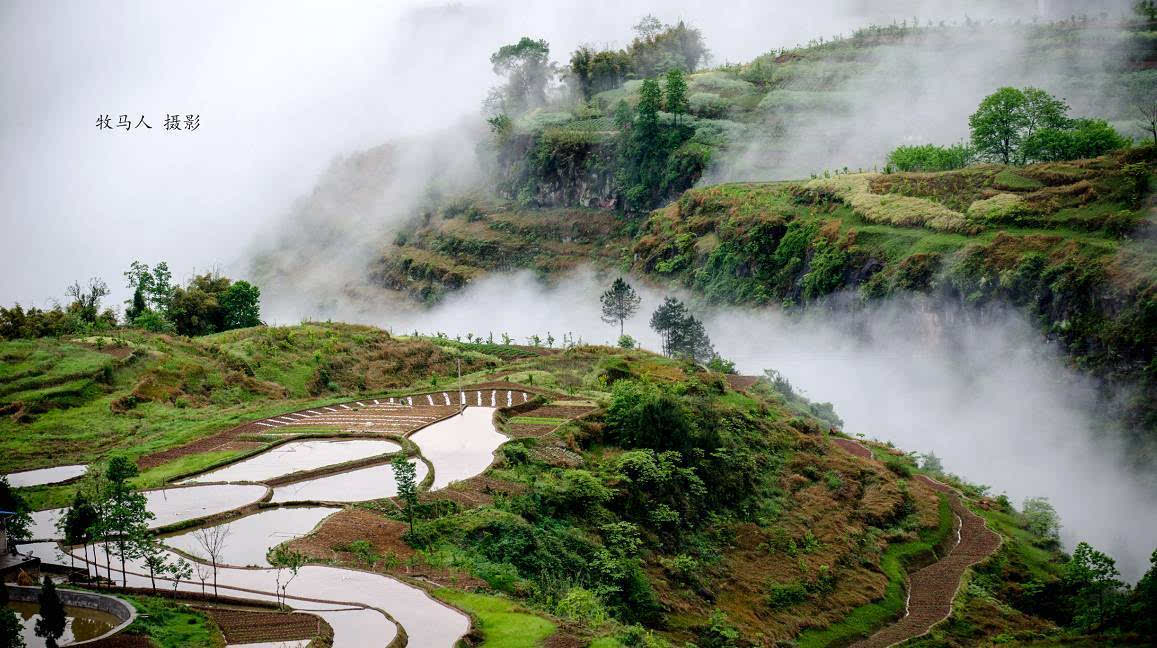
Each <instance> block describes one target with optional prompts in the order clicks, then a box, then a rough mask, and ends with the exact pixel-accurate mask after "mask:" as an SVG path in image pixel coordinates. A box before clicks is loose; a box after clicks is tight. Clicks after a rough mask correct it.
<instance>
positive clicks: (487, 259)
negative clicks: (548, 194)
mask: <svg viewBox="0 0 1157 648" xmlns="http://www.w3.org/2000/svg"><path fill="white" fill-rule="evenodd" d="M621 229H622V224H621V223H620V222H619V221H618V219H617V218H616V217H615V216H614V214H613V213H611V212H609V211H607V210H597V209H545V210H537V211H527V210H521V209H518V208H517V207H515V206H514V205H513V204H511V203H505V202H497V203H495V202H491V201H465V202H456V203H452V204H450V205H446V206H443V207H442V208H441V209H439V210H437V211H436V212H434V213H430V214H426V215H425V216H424V217H423V218H422V219H421V220H420V222H418V223H415V224H413V225H412V226H411V228H410V229H408V230H407V231H405V232H404V233H403V234H402V235H400V236H398V237H397V238H395V240H394V242H393V244H392V245H389V246H387V247H386V249H385V250H384V251H383V255H382V258H381V259H380V260H379V261H378V262H377V263H376V264H375V266H374V268H373V270H372V277H373V279H374V280H375V281H376V282H378V283H381V284H383V285H385V286H387V287H390V288H393V289H395V290H400V291H403V292H405V293H406V294H407V295H409V296H410V297H411V298H414V299H417V300H419V301H425V302H434V301H437V300H438V299H440V298H441V297H442V296H443V295H444V294H445V293H446V292H447V291H449V290H453V289H456V288H461V287H462V286H464V285H466V283H468V282H469V281H471V280H473V279H476V278H479V277H481V276H482V275H484V274H486V273H488V272H496V271H509V270H517V269H530V270H533V271H534V272H536V273H537V274H538V275H539V276H540V277H544V278H545V277H552V276H556V275H559V274H562V273H564V272H566V271H569V270H573V269H574V268H575V267H577V266H579V265H581V264H590V263H594V264H596V265H607V264H611V263H614V262H615V261H617V260H618V259H619V257H620V256H621V255H622V253H623V247H624V246H625V245H626V244H627V239H626V238H625V237H623V235H622V232H621V231H620V230H621Z"/></svg>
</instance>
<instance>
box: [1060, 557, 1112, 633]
mask: <svg viewBox="0 0 1157 648" xmlns="http://www.w3.org/2000/svg"><path fill="white" fill-rule="evenodd" d="M1118 576H1120V572H1118V571H1117V565H1116V563H1115V562H1114V560H1113V559H1112V558H1110V557H1109V556H1106V555H1105V554H1103V553H1101V552H1100V551H1097V550H1096V549H1094V548H1093V547H1092V546H1090V545H1089V544H1088V543H1087V542H1081V543H1079V544H1078V545H1077V548H1076V549H1074V550H1073V557H1072V559H1071V560H1069V562H1068V564H1067V565H1065V576H1064V580H1065V583H1066V584H1067V585H1068V586H1070V587H1071V588H1073V590H1075V592H1076V596H1075V601H1074V603H1075V615H1074V622H1075V623H1076V624H1077V626H1078V627H1081V628H1085V629H1092V628H1098V627H1101V626H1103V625H1104V624H1105V621H1106V619H1107V618H1110V617H1111V616H1112V615H1113V614H1114V613H1115V611H1116V610H1117V608H1118V607H1119V606H1120V605H1121V603H1122V588H1123V587H1124V584H1123V583H1121V581H1119V580H1117V577H1118Z"/></svg>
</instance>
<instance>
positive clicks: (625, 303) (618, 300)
mask: <svg viewBox="0 0 1157 648" xmlns="http://www.w3.org/2000/svg"><path fill="white" fill-rule="evenodd" d="M599 302H600V303H601V304H602V307H603V315H602V320H603V321H604V322H606V323H607V324H614V323H615V322H618V323H619V336H620V337H621V336H622V335H623V323H624V322H625V321H626V320H627V319H628V318H630V317H631V316H632V315H634V314H635V313H636V312H637V311H638V310H639V303H640V302H642V299H641V298H640V297H639V295H638V293H636V292H635V289H634V288H632V287H631V285H630V284H629V283H627V282H626V281H623V278H622V277H619V278H618V279H615V281H614V283H612V284H611V287H610V288H609V289H607V290H606V292H604V293H603V295H602V297H600V298H599Z"/></svg>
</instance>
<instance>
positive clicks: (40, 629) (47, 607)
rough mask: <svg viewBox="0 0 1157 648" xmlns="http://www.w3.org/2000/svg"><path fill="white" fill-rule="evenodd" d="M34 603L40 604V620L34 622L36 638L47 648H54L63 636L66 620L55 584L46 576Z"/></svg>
mask: <svg viewBox="0 0 1157 648" xmlns="http://www.w3.org/2000/svg"><path fill="white" fill-rule="evenodd" d="M36 601H37V602H38V603H39V604H40V610H39V612H38V614H39V615H40V618H39V619H37V620H36V636H37V637H41V638H43V639H44V645H46V646H48V648H56V640H57V639H60V635H62V634H64V627H65V624H66V623H67V622H68V618H67V616H66V615H65V613H64V604H63V603H61V602H60V595H59V594H57V593H56V584H55V583H53V582H52V578H51V577H49V576H47V575H46V576H45V577H44V584H43V585H42V586H41V588H40V594H39V595H38V596H37V597H36Z"/></svg>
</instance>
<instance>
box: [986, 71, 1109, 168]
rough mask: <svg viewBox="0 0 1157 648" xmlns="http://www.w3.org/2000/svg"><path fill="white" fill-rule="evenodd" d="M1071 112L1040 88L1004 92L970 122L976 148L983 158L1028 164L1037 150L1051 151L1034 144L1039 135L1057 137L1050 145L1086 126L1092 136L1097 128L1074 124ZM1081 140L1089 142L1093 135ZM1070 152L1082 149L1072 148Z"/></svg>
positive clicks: (988, 101) (993, 96) (989, 100)
mask: <svg viewBox="0 0 1157 648" xmlns="http://www.w3.org/2000/svg"><path fill="white" fill-rule="evenodd" d="M1068 110H1069V106H1068V104H1067V103H1065V101H1064V100H1063V99H1058V98H1056V97H1054V96H1052V95H1050V94H1049V93H1047V92H1045V91H1044V90H1041V89H1040V88H1032V87H1029V88H1022V89H1017V88H1011V87H1004V88H1000V89H998V90H997V91H996V92H994V93H992V94H990V95H988V96H987V97H985V98H984V99H983V100H982V101H981V102H980V106H979V107H977V109H976V112H975V113H973V114H972V116H970V117H969V118H968V126H969V128H970V129H971V133H972V145H973V147H975V149H976V152H977V153H978V154H979V155H981V156H982V157H986V158H988V159H990V160H994V161H997V162H1002V163H1004V164H1013V163H1016V164H1024V163H1026V162H1029V161H1032V159H1033V157H1032V155H1031V154H1032V152H1033V151H1034V150H1046V149H1048V146H1047V145H1045V144H1044V143H1042V142H1040V141H1039V140H1040V137H1037V140H1038V141H1037V143H1036V144H1035V145H1031V144H1030V143H1031V142H1032V141H1033V139H1034V135H1036V134H1037V133H1041V132H1051V133H1054V135H1053V136H1052V137H1050V138H1046V141H1047V142H1051V141H1054V140H1055V139H1056V135H1055V133H1062V132H1067V131H1069V130H1072V129H1074V126H1082V127H1083V128H1084V129H1085V130H1087V131H1090V133H1091V131H1092V129H1093V127H1094V126H1096V125H1095V124H1090V123H1084V124H1083V125H1082V123H1080V122H1074V121H1073V120H1071V119H1069V118H1068V116H1067V113H1068ZM1085 121H1086V122H1088V121H1089V120H1085ZM1109 130H1112V129H1109ZM1081 137H1082V138H1084V139H1089V138H1090V137H1093V135H1086V136H1081ZM1078 139H1081V138H1078ZM1069 148H1079V147H1076V145H1070V147H1069ZM1086 148H1088V147H1087V146H1086Z"/></svg>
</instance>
